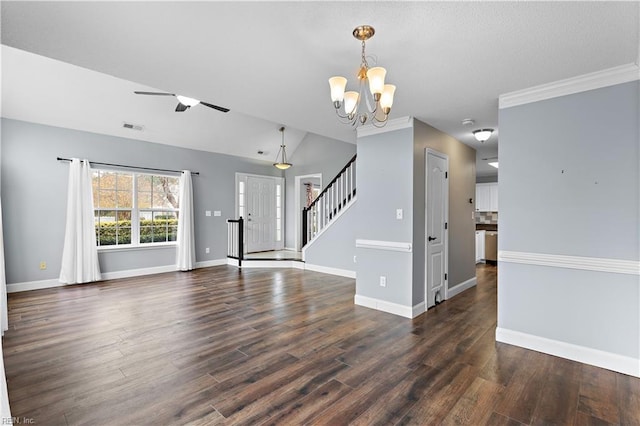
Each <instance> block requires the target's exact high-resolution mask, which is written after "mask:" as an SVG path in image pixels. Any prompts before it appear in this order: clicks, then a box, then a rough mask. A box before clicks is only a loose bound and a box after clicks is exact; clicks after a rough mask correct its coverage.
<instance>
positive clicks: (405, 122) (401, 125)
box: [356, 116, 413, 138]
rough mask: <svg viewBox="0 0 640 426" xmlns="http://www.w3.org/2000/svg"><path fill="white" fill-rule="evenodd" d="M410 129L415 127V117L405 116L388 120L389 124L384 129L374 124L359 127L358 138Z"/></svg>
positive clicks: (357, 130)
mask: <svg viewBox="0 0 640 426" xmlns="http://www.w3.org/2000/svg"><path fill="white" fill-rule="evenodd" d="M409 127H413V117H411V116H405V117H400V118H394V119H392V120H387V124H385V126H384V127H376V126H374V125H373V124H367V125H366V126H362V127H358V128H357V129H356V135H357V137H358V138H361V137H363V136H371V135H378V134H380V133H387V132H393V131H394V130H400V129H406V128H409Z"/></svg>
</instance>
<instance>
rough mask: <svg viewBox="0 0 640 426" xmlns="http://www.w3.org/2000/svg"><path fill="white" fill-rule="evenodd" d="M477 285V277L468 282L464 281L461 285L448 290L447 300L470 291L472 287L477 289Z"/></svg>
mask: <svg viewBox="0 0 640 426" xmlns="http://www.w3.org/2000/svg"><path fill="white" fill-rule="evenodd" d="M477 284H478V281H477V280H476V277H473V278H469V279H468V280H466V281H463V282H461V283H460V284H457V285H455V286H453V287H451V288H450V289H448V290H447V299H450V298H452V297H453V296H457V295H458V294H460V293H462V292H463V291H465V290H468V289H470V288H471V287H475V286H476V285H477Z"/></svg>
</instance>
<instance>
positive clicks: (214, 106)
mask: <svg viewBox="0 0 640 426" xmlns="http://www.w3.org/2000/svg"><path fill="white" fill-rule="evenodd" d="M200 103H201V104H202V105H204V106H208V107H209V108H213V109H216V110H218V111H222V112H229V108H225V107H221V106H218V105H213V104H210V103H207V102H202V101H200Z"/></svg>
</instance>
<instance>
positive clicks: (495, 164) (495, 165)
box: [489, 161, 498, 169]
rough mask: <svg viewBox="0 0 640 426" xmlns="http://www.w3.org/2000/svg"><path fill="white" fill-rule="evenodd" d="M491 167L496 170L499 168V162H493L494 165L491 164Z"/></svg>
mask: <svg viewBox="0 0 640 426" xmlns="http://www.w3.org/2000/svg"><path fill="white" fill-rule="evenodd" d="M489 165H490V166H491V167H495V168H496V169H497V168H498V162H497V161H494V162H492V163H489Z"/></svg>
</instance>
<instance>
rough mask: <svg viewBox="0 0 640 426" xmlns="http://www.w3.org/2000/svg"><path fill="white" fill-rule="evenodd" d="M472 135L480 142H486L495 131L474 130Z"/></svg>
mask: <svg viewBox="0 0 640 426" xmlns="http://www.w3.org/2000/svg"><path fill="white" fill-rule="evenodd" d="M472 133H473V136H475V137H476V139H477V141H478V142H486V141H487V140H488V139H489V138H490V137H491V134H492V133H493V129H479V130H474V131H473V132H472Z"/></svg>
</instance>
